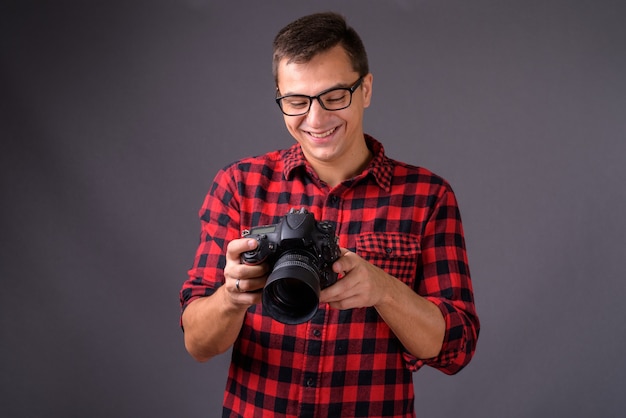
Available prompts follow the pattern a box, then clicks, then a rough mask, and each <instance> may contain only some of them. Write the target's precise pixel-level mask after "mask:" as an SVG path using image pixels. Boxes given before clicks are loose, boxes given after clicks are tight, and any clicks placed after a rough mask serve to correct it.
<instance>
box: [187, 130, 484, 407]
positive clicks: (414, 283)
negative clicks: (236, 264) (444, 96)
mask: <svg viewBox="0 0 626 418" xmlns="http://www.w3.org/2000/svg"><path fill="white" fill-rule="evenodd" d="M366 141H367V143H368V146H369V147H370V149H371V150H372V152H373V154H374V158H373V159H372V161H371V163H370V164H369V166H368V167H367V169H366V170H365V171H364V172H363V173H362V174H360V175H359V176H357V177H355V178H352V179H350V180H347V181H345V182H343V183H341V184H340V185H338V186H337V187H335V188H333V189H330V188H329V187H328V186H327V185H326V184H325V183H323V182H322V181H320V179H319V178H318V176H317V175H316V174H315V172H314V171H313V169H312V168H311V166H310V165H309V163H308V162H307V161H306V159H305V158H304V155H303V154H302V150H301V148H300V146H299V145H297V144H296V145H294V146H292V147H291V148H290V149H287V150H282V151H275V152H270V153H268V154H266V155H263V156H260V157H254V158H247V159H244V160H241V161H238V162H236V163H234V164H231V165H229V166H228V167H226V168H224V169H223V170H221V171H220V172H219V173H218V174H217V176H216V178H215V181H214V183H213V186H212V187H211V189H210V191H209V193H208V195H207V197H206V199H205V201H204V204H203V205H202V208H201V210H200V219H201V224H202V230H201V239H200V245H199V247H198V251H197V254H196V257H195V262H194V265H193V267H192V268H191V270H190V271H189V279H188V280H187V281H186V282H185V283H184V285H183V287H182V290H181V293H180V297H181V304H182V307H183V308H184V307H185V306H186V305H187V304H188V303H189V302H191V301H192V300H194V299H196V298H198V297H202V296H209V295H211V294H213V292H215V290H216V289H217V288H218V287H219V286H221V285H222V284H223V282H224V273H223V269H224V266H225V263H226V261H225V252H226V245H227V243H228V242H229V241H231V240H233V239H235V238H239V237H241V234H242V231H244V230H247V229H250V228H251V227H254V226H259V225H266V224H274V223H277V222H278V221H279V220H280V218H281V217H282V216H284V215H285V214H286V213H287V212H288V211H289V209H291V208H292V207H295V208H300V207H305V208H306V209H307V210H309V211H310V212H312V213H313V214H314V215H315V218H316V219H317V220H329V221H332V222H334V223H335V225H336V227H337V234H338V236H339V244H340V246H342V247H346V248H348V249H349V250H351V251H353V252H355V253H357V254H359V255H360V256H361V257H363V258H364V259H366V260H368V261H369V262H371V263H372V264H375V265H377V266H379V267H381V268H382V269H383V270H385V271H387V272H388V273H389V274H391V275H393V276H394V277H396V278H397V279H398V280H402V281H403V282H404V283H406V284H407V285H408V286H410V287H411V288H412V289H413V290H414V291H415V292H417V293H418V294H420V295H422V296H423V297H425V298H427V299H428V300H430V301H432V302H433V303H435V304H436V305H437V306H438V307H439V308H440V309H441V312H442V313H443V316H444V318H445V322H446V334H445V340H444V343H443V348H442V350H441V353H440V355H439V356H438V357H436V358H433V359H428V360H420V359H417V358H415V357H414V356H412V355H411V354H409V353H408V352H407V351H406V350H405V349H404V347H403V346H402V344H401V343H400V342H399V340H398V339H397V338H396V337H395V336H394V334H393V333H392V332H391V331H390V329H389V327H388V326H387V324H386V323H385V322H384V321H383V320H382V319H381V318H380V316H379V315H378V313H377V312H376V309H374V308H363V309H350V310H344V311H341V310H336V309H331V308H329V307H328V306H327V305H326V304H321V305H320V307H319V310H318V312H317V313H316V315H315V316H314V317H313V319H312V320H311V321H309V322H306V323H304V324H299V325H285V324H282V323H280V322H277V321H275V320H273V319H272V318H271V317H269V316H268V315H267V314H264V313H263V309H262V306H261V305H255V306H251V307H250V308H249V309H248V312H247V314H246V317H245V321H244V324H243V327H242V329H241V334H240V336H239V338H238V339H237V341H236V343H235V345H234V347H233V350H232V362H231V366H230V370H229V374H228V381H227V384H226V390H225V394H224V407H223V417H245V418H248V417H266V416H267V417H340V416H341V417H344V416H350V417H383V416H384V417H391V416H393V417H413V416H415V413H414V406H413V403H414V393H413V381H412V376H411V372H413V371H416V370H418V369H419V368H420V367H422V366H423V365H429V366H432V367H435V368H437V369H440V370H441V371H443V372H445V373H447V374H453V373H456V372H458V371H459V370H460V369H461V368H463V367H464V366H465V365H466V364H467V363H468V362H469V361H470V359H471V358H472V356H473V354H474V350H475V347H476V340H477V338H478V331H479V321H478V317H477V315H476V311H475V307H474V298H473V291H472V284H471V280H470V273H469V268H468V263H467V256H466V251H465V243H464V238H463V229H462V225H461V219H460V215H459V210H458V207H457V202H456V199H455V197H454V193H453V191H452V189H451V188H450V186H449V185H448V183H446V181H445V180H443V179H442V178H440V177H438V176H436V175H434V174H433V173H431V172H429V171H427V170H425V169H423V168H419V167H414V166H411V165H407V164H404V163H401V162H398V161H394V160H391V159H389V158H388V157H386V156H385V154H384V149H383V147H382V145H381V144H380V143H379V142H378V141H376V140H375V139H373V138H372V137H370V136H367V135H366ZM216 320H219V318H216Z"/></svg>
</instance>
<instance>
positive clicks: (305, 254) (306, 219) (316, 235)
mask: <svg viewBox="0 0 626 418" xmlns="http://www.w3.org/2000/svg"><path fill="white" fill-rule="evenodd" d="M244 236H245V237H246V238H254V239H256V240H257V242H258V246H257V248H256V249H254V250H251V251H246V252H244V253H242V255H241V258H242V261H243V262H244V263H245V264H251V265H256V264H260V263H263V262H267V263H270V266H271V269H272V271H271V273H270V275H269V276H268V279H267V283H266V284H265V287H264V288H263V295H262V301H263V309H264V310H266V311H267V312H268V313H269V315H270V316H271V317H272V318H274V319H276V320H277V321H280V322H282V323H284V324H300V323H303V322H306V321H308V320H310V319H311V318H312V317H313V315H315V313H316V312H317V307H318V305H319V295H320V290H321V289H324V288H326V287H328V286H330V285H332V284H334V283H335V282H336V281H337V273H335V272H333V270H332V264H333V263H334V262H335V261H336V260H337V259H338V258H339V256H340V255H341V251H340V249H339V245H338V238H337V236H336V235H335V226H334V225H333V224H332V223H331V222H328V221H322V222H317V221H316V220H315V217H314V216H313V214H312V213H309V212H308V211H307V210H306V209H305V208H301V209H300V210H297V209H295V208H292V209H291V210H290V211H289V212H288V213H287V214H286V215H285V216H283V217H282V218H281V219H280V221H279V222H278V223H276V224H273V225H264V226H257V227H254V228H251V229H250V231H249V232H247V231H246V232H245V233H244Z"/></svg>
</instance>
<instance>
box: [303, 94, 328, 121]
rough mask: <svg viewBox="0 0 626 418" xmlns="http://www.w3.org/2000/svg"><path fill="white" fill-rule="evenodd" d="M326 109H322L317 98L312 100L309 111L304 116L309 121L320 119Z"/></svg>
mask: <svg viewBox="0 0 626 418" xmlns="http://www.w3.org/2000/svg"><path fill="white" fill-rule="evenodd" d="M327 112H328V110H326V109H324V108H323V107H322V105H321V104H320V102H319V99H317V100H313V102H312V103H311V107H310V108H309V113H307V115H306V117H307V119H308V120H309V121H313V122H314V121H317V120H321V119H322V118H323V117H324V116H325V115H326V113H327Z"/></svg>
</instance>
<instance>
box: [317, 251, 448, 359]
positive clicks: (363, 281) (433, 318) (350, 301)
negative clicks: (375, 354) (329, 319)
mask: <svg viewBox="0 0 626 418" xmlns="http://www.w3.org/2000/svg"><path fill="white" fill-rule="evenodd" d="M333 269H334V270H335V271H336V272H338V273H344V277H343V278H342V279H341V280H339V281H338V282H337V283H335V284H334V285H333V286H330V287H328V288H326V289H324V290H323V291H322V294H321V296H320V302H326V303H329V304H330V306H331V307H333V308H336V309H350V308H358V307H365V306H373V307H375V308H376V310H377V311H378V313H379V315H380V316H381V317H382V319H383V320H384V321H385V322H386V323H387V325H389V328H391V330H392V331H393V332H394V334H395V335H396V337H398V339H399V340H400V341H401V342H402V344H403V345H404V347H405V348H406V349H407V350H408V351H409V352H410V353H411V354H412V355H414V356H415V357H417V358H420V359H426V358H431V357H435V356H437V354H439V352H440V350H441V346H442V342H443V338H444V334H445V321H444V318H443V315H442V313H441V311H440V310H439V308H437V306H436V305H435V304H433V303H432V302H430V301H428V300H427V299H425V298H423V297H421V296H420V295H418V294H417V293H415V292H414V291H413V290H411V288H409V287H408V286H407V285H406V284H404V283H403V282H401V281H400V280H398V279H396V278H395V277H392V276H390V275H389V274H387V273H386V272H385V271H383V270H381V269H380V268H378V267H376V266H374V265H373V264H370V263H369V262H367V261H366V260H364V259H362V258H361V257H359V256H358V255H357V254H355V253H353V252H350V251H347V250H344V253H343V256H342V257H341V258H340V259H339V260H338V261H337V262H336V263H335V264H334V266H333Z"/></svg>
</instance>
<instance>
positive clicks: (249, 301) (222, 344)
mask: <svg viewBox="0 0 626 418" xmlns="http://www.w3.org/2000/svg"><path fill="white" fill-rule="evenodd" d="M256 245H257V241H256V240H254V239H237V240H233V241H231V242H230V243H229V244H228V249H227V252H226V267H225V268H224V278H225V280H224V284H223V285H222V286H220V287H219V288H218V289H217V290H216V291H215V292H214V293H213V294H212V295H211V296H206V297H201V298H197V299H195V300H193V301H192V302H190V303H189V305H188V306H187V307H186V309H185V310H184V312H183V315H182V325H183V329H184V330H185V347H186V349H187V351H188V352H189V354H191V356H192V357H193V358H195V359H196V360H197V361H207V360H209V359H211V358H212V357H214V356H216V355H218V354H221V353H223V352H225V351H226V350H228V348H230V346H232V345H233V343H234V342H235V340H236V339H237V336H238V335H239V331H240V330H241V326H242V324H243V320H244V317H245V314H246V310H247V309H248V307H250V306H251V305H253V304H256V303H260V301H261V294H260V293H258V292H254V293H251V291H254V290H256V289H261V288H262V287H263V285H264V283H265V280H266V277H265V267H264V266H263V265H258V266H248V265H245V264H241V262H240V255H241V253H242V252H244V251H248V250H251V249H254V248H255V247H256ZM238 279H239V280H240V283H239V288H240V289H241V291H240V290H238V289H237V288H236V282H237V280H238ZM242 291H243V292H242Z"/></svg>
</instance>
